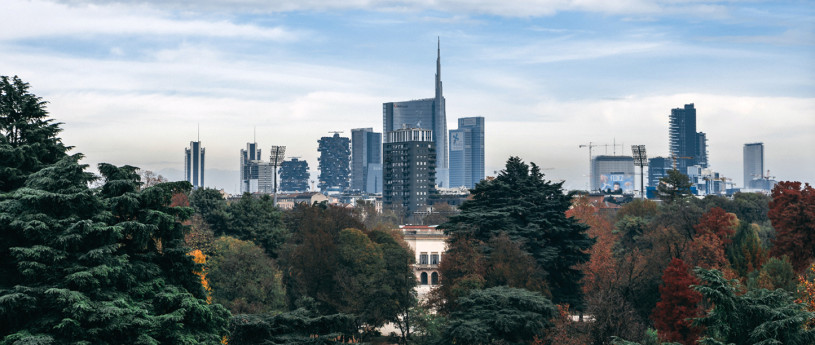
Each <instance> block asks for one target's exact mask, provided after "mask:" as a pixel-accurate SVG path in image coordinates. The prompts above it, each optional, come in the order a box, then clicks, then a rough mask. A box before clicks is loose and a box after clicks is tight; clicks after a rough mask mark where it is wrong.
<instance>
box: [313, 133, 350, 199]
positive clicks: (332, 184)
mask: <svg viewBox="0 0 815 345" xmlns="http://www.w3.org/2000/svg"><path fill="white" fill-rule="evenodd" d="M317 143H319V147H318V148H317V151H319V152H320V158H319V159H318V160H319V167H320V184H319V188H320V191H321V192H323V193H325V192H326V191H329V190H331V191H336V192H342V191H344V190H346V189H348V184H349V182H350V173H351V168H350V165H351V164H350V163H351V147H350V146H351V139H348V138H346V137H341V136H340V135H339V133H334V136H332V137H322V138H320V140H319V141H317Z"/></svg>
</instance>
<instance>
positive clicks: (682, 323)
mask: <svg viewBox="0 0 815 345" xmlns="http://www.w3.org/2000/svg"><path fill="white" fill-rule="evenodd" d="M698 283H699V281H698V280H697V279H696V277H694V276H693V275H691V273H690V268H689V267H688V266H687V265H686V264H685V263H684V262H683V261H682V260H681V259H673V260H672V261H671V264H670V265H669V266H668V268H666V269H665V273H664V274H663V275H662V285H661V286H660V287H659V296H660V301H659V302H657V305H656V308H654V315H653V319H654V326H656V329H657V330H658V331H659V334H660V337H661V338H662V339H665V340H668V341H675V342H679V343H682V344H684V345H691V344H695V343H696V339H697V338H699V334H700V331H701V330H700V329H699V328H698V327H696V326H693V325H692V322H693V320H692V319H693V318H695V317H699V316H700V315H701V312H702V310H701V308H700V306H699V302H700V301H701V300H702V295H701V294H699V292H696V291H694V290H693V289H692V288H691V285H696V284H698Z"/></svg>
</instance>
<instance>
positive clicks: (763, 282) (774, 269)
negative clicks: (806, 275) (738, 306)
mask: <svg viewBox="0 0 815 345" xmlns="http://www.w3.org/2000/svg"><path fill="white" fill-rule="evenodd" d="M747 286H749V287H751V288H763V289H767V290H775V289H784V290H787V291H789V292H791V293H795V292H796V291H797V289H798V276H797V275H796V274H795V270H794V269H793V268H792V264H791V263H790V260H789V258H787V257H786V256H782V257H781V258H770V259H769V260H767V261H766V262H765V263H764V265H762V266H761V269H760V270H758V271H755V272H753V274H751V275H750V279H749V280H748V281H747Z"/></svg>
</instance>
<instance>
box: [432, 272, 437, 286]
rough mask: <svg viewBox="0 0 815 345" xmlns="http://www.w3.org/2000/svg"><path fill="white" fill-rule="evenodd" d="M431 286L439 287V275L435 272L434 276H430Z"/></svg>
mask: <svg viewBox="0 0 815 345" xmlns="http://www.w3.org/2000/svg"><path fill="white" fill-rule="evenodd" d="M430 285H439V274H438V273H436V272H433V274H431V275H430Z"/></svg>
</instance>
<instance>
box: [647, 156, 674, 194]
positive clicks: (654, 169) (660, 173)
mask: <svg viewBox="0 0 815 345" xmlns="http://www.w3.org/2000/svg"><path fill="white" fill-rule="evenodd" d="M672 165H673V163H672V161H671V159H670V158H666V157H654V158H649V159H648V186H649V187H654V188H656V186H658V185H659V180H660V179H662V178H663V177H665V176H668V170H671V169H673V166H672Z"/></svg>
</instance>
